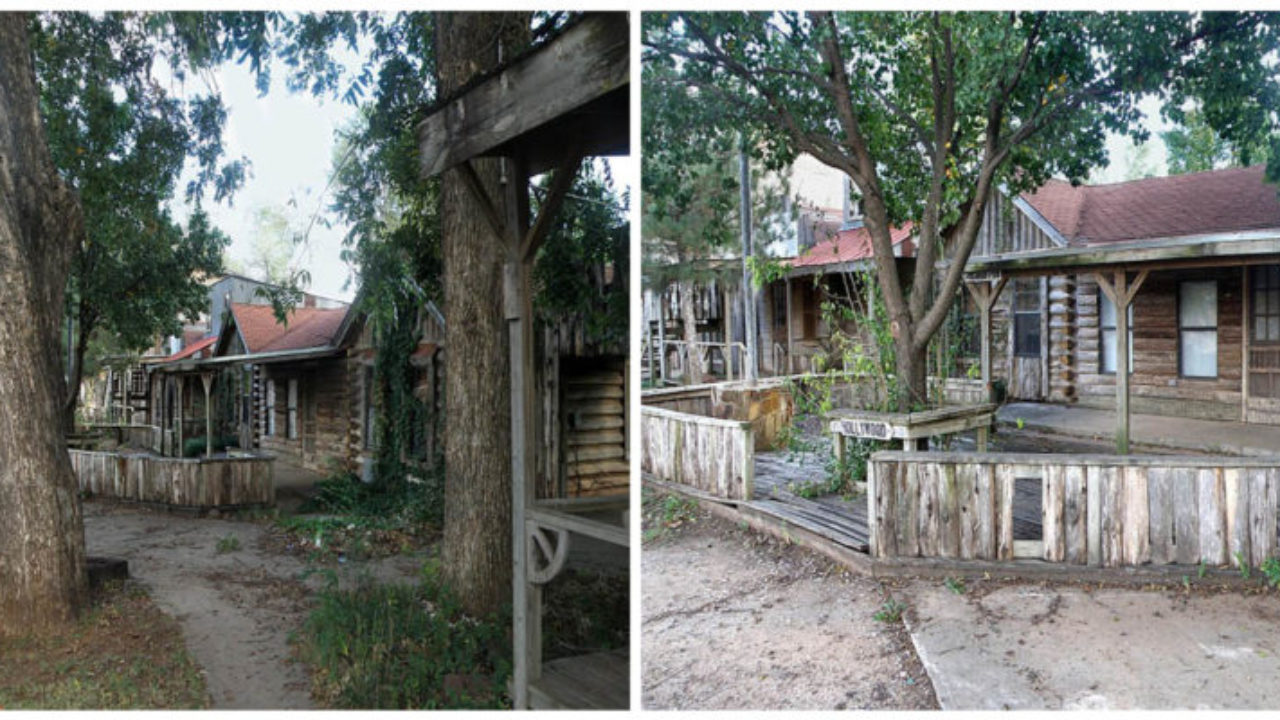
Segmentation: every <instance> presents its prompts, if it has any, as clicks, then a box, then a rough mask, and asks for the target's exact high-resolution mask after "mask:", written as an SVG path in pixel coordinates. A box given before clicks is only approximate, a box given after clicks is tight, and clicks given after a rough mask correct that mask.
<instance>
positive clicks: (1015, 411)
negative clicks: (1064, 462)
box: [996, 402, 1280, 456]
mask: <svg viewBox="0 0 1280 720" xmlns="http://www.w3.org/2000/svg"><path fill="white" fill-rule="evenodd" d="M996 417H997V419H998V420H999V421H1000V423H1001V424H1003V425H1009V426H1013V427H1017V424H1018V421H1019V419H1021V421H1022V426H1023V428H1025V429H1028V430H1035V431H1037V432H1042V433H1047V434H1058V435H1069V436H1073V437H1082V438H1090V439H1096V440H1108V441H1109V440H1112V439H1113V438H1114V437H1115V426H1116V421H1115V412H1113V411H1111V410H1100V409H1097V408H1086V407H1077V406H1069V405H1053V404H1049V403H1029V402H1013V403H1009V404H1007V405H1005V406H1003V407H1001V408H1000V411H999V413H998V414H997V416H996ZM1129 437H1130V440H1131V442H1132V443H1133V444H1134V445H1146V446H1149V447H1153V448H1159V449H1162V450H1170V451H1177V450H1189V451H1192V452H1203V453H1214V454H1227V455H1251V456H1271V455H1275V456H1280V427H1276V426H1273V425H1257V424H1252V423H1248V424H1247V423H1239V422H1227V421H1224V420H1193V419H1190V418H1181V417H1170V416H1167V415H1137V414H1131V415H1130V416H1129Z"/></svg>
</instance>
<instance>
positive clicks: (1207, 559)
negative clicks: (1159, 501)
mask: <svg viewBox="0 0 1280 720" xmlns="http://www.w3.org/2000/svg"><path fill="white" fill-rule="evenodd" d="M1186 472H1187V474H1188V475H1194V477H1195V483H1196V486H1197V487H1196V504H1197V509H1198V512H1197V522H1198V523H1199V525H1200V537H1199V545H1200V552H1199V560H1200V562H1203V563H1205V564H1206V565H1225V564H1226V562H1227V534H1226V528H1227V504H1226V498H1225V491H1224V489H1223V482H1222V471H1221V470H1220V469H1217V468H1201V469H1199V470H1194V471H1193V470H1187V471H1186ZM1188 482H1190V481H1188ZM1180 562H1181V561H1180ZM1193 562H1196V559H1195V554H1194V553H1193V554H1192V557H1191V559H1189V560H1187V563H1188V564H1190V563H1193Z"/></svg>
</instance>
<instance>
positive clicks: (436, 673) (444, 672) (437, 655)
mask: <svg viewBox="0 0 1280 720" xmlns="http://www.w3.org/2000/svg"><path fill="white" fill-rule="evenodd" d="M508 626H509V618H508V617H506V616H491V617H486V618H473V617H469V616H467V615H466V614H464V613H463V612H462V608H461V605H460V604H459V603H458V602H457V601H456V599H455V598H454V597H453V594H452V593H451V592H449V590H448V588H446V587H445V586H444V585H443V584H442V583H441V582H439V580H438V578H436V576H435V574H434V573H428V572H424V576H423V581H422V582H421V583H420V584H419V585H417V586H407V585H373V584H365V585H363V586H360V587H357V588H356V589H353V590H346V591H340V592H339V591H334V590H326V591H324V592H321V593H320V596H319V603H318V606H317V607H316V609H315V610H314V611H313V612H312V614H311V616H310V618H308V620H307V622H306V624H305V625H304V627H303V631H302V639H301V647H300V651H301V655H302V657H303V660H304V661H305V662H307V663H308V664H309V665H311V666H312V668H313V673H314V674H313V690H314V692H315V694H316V695H317V696H318V697H319V698H320V699H321V700H322V701H323V702H324V703H325V704H326V705H327V706H328V707H332V708H387V709H394V708H426V709H430V708H502V707H505V706H506V704H507V700H506V697H505V693H504V689H505V687H506V682H507V678H508V677H509V676H510V674H511V660H510V657H511V645H510V639H509V637H508V635H507V632H508Z"/></svg>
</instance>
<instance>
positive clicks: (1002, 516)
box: [995, 465, 1016, 560]
mask: <svg viewBox="0 0 1280 720" xmlns="http://www.w3.org/2000/svg"><path fill="white" fill-rule="evenodd" d="M995 477H996V485H997V486H998V490H997V493H998V496H997V498H996V510H997V523H998V526H997V527H998V528H999V532H998V533H997V543H998V544H997V547H996V557H997V558H998V559H1000V560H1012V559H1013V490H1014V484H1015V481H1016V478H1015V476H1014V474H1013V468H1012V467H1011V466H1009V465H997V466H996V470H995Z"/></svg>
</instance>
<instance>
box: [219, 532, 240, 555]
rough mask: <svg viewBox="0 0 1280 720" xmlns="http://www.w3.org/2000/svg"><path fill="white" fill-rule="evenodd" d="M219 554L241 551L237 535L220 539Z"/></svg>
mask: <svg viewBox="0 0 1280 720" xmlns="http://www.w3.org/2000/svg"><path fill="white" fill-rule="evenodd" d="M217 549H218V554H219V555H222V554H224V553H229V552H235V551H237V550H239V549H240V538H238V537H236V536H235V535H225V536H223V537H221V538H218V548H217Z"/></svg>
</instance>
